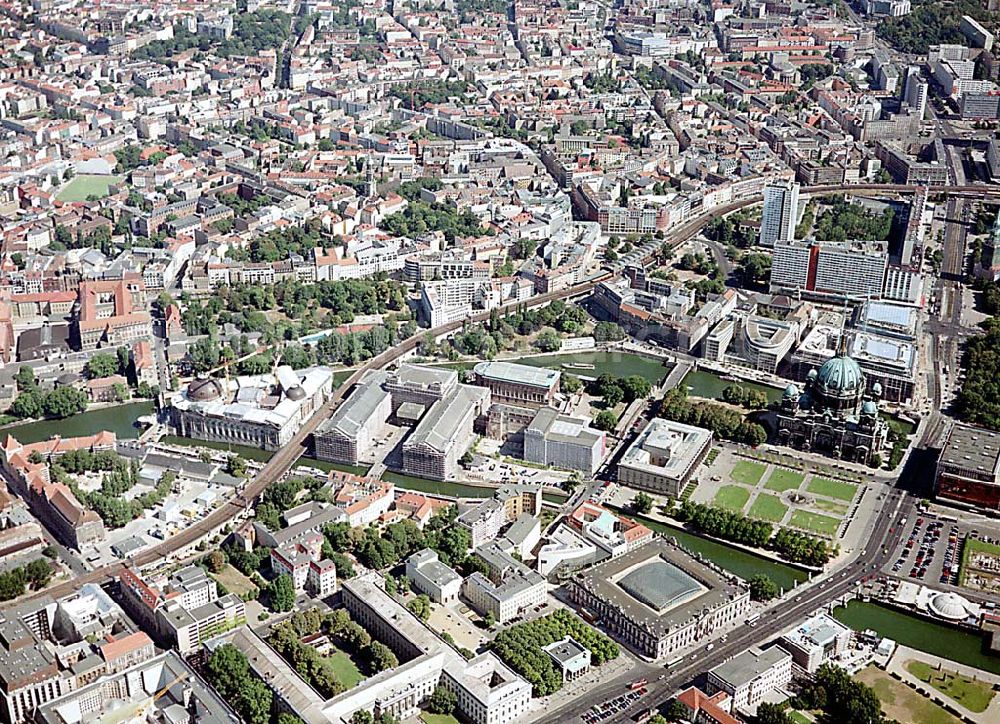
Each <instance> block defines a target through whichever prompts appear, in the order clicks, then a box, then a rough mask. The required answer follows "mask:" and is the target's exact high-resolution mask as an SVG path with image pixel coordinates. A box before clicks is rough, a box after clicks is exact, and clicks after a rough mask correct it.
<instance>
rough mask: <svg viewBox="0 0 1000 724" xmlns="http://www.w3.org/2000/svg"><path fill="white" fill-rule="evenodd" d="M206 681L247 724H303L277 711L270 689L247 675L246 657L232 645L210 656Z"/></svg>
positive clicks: (248, 672)
mask: <svg viewBox="0 0 1000 724" xmlns="http://www.w3.org/2000/svg"><path fill="white" fill-rule="evenodd" d="M205 677H206V678H207V679H208V681H209V682H210V683H211V684H212V686H214V687H215V690H216V691H218V692H219V694H220V695H221V696H222V698H223V699H225V700H226V702H227V703H228V704H229V705H230V706H231V707H233V708H234V709H235V710H236V712H237V713H238V714H239V715H240V716H241V717H242V718H243V721H245V722H248V723H249V724H302V720H301V719H299V718H298V717H297V716H294V715H292V714H289V713H287V712H282V711H279V707H280V705H279V703H278V702H277V701H275V699H274V694H273V692H272V691H271V689H270V687H268V685H267V684H265V683H264V682H263V681H261V680H260V679H258V678H257V677H256V676H255V675H254V674H253V673H252V672H251V671H250V662H248V661H247V657H246V656H245V655H244V654H243V652H242V651H240V650H239V649H238V648H236V647H235V646H234V645H233V644H223V645H222V646H220V647H218V648H217V649H215V651H213V652H212V653H211V655H210V656H209V657H208V661H207V662H206V664H205Z"/></svg>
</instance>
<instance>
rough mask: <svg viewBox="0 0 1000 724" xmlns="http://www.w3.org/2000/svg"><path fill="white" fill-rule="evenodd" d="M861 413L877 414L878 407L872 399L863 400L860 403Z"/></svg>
mask: <svg viewBox="0 0 1000 724" xmlns="http://www.w3.org/2000/svg"><path fill="white" fill-rule="evenodd" d="M861 414H863V415H877V414H878V407H877V406H876V405H875V403H874V402H873V401H872V400H865V401H864V403H862V405H861Z"/></svg>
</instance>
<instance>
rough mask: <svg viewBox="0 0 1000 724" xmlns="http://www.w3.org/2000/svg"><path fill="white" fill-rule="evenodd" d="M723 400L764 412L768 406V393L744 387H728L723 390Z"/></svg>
mask: <svg viewBox="0 0 1000 724" xmlns="http://www.w3.org/2000/svg"><path fill="white" fill-rule="evenodd" d="M722 400H723V401H724V402H728V403H729V404H730V405H739V406H740V407H746V408H748V409H750V410H763V409H764V408H765V407H767V405H768V400H767V393H766V392H764V391H763V390H757V389H754V388H753V387H743V386H742V385H727V386H726V388H725V389H723V390H722Z"/></svg>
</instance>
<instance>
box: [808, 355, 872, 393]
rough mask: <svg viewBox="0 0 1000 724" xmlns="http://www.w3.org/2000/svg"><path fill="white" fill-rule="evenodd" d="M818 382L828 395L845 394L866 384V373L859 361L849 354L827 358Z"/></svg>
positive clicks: (820, 370)
mask: <svg viewBox="0 0 1000 724" xmlns="http://www.w3.org/2000/svg"><path fill="white" fill-rule="evenodd" d="M816 383H817V384H818V385H819V387H820V389H821V390H822V391H823V392H824V393H826V394H828V395H836V396H839V395H845V394H850V393H854V392H857V391H858V390H860V389H861V388H862V386H863V384H864V375H863V374H862V373H861V368H860V367H859V366H858V363H857V362H855V361H854V360H853V359H851V358H850V357H848V356H847V355H842V356H839V357H834V358H833V359H829V360H827V361H826V362H825V363H824V364H823V366H822V367H820V368H819V374H817V375H816Z"/></svg>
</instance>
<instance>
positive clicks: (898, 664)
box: [885, 646, 1000, 724]
mask: <svg viewBox="0 0 1000 724" xmlns="http://www.w3.org/2000/svg"><path fill="white" fill-rule="evenodd" d="M910 660H915V661H922V662H924V663H927V664H930V665H931V666H935V667H936V666H937V665H938V664H941V668H943V669H945V670H948V671H954V672H956V673H958V674H962V675H963V676H968V677H974V678H975V679H976V680H977V681H982V682H985V683H988V684H992V685H993V686H994V687H996V686H997V685H998V684H1000V676H997V675H996V674H991V673H989V672H987V671H983V670H981V669H974V668H972V667H971V666H966V665H965V664H959V663H957V662H955V661H950V660H948V659H943V658H941V657H940V656H935V655H933V654H928V653H924V652H923V651H917V650H916V649H911V648H909V647H908V646H897V647H896V651H895V653H894V654H893V655H892V658H891V659H889V663H888V665H887V666H886V669H885V670H886V671H888V672H889V673H890V674H895V675H896V676H898V677H899V678H900V679H902V680H903V681H905V682H907V683H908V684H911V685H913V686H914V687H915V688H916V689H917V691H919V692H921V693H922V694H923V695H924V696H927V697H928V698H930V699H931V700H933V701H935V702H937V703H938V704H941V705H943V706H945V707H946V708H949V709H952V710H954V711H957V712H958V713H959V714H960V715H961V716H962V717H963V718H964V719H967V720H968V721H973V722H977V724H992V723H993V722H998V721H1000V694H994V696H993V700H992V701H991V702H990V705H989V706H988V707H986V711H983V712H980V713H978V714H977V713H975V712H972V711H969V710H968V709H966V708H965V707H964V706H962V705H961V704H959V703H958V702H957V701H955V700H954V699H951V698H950V697H948V696H945V695H944V694H943V693H941V692H940V691H938V690H937V689H935V688H934V687H933V686H931V685H930V684H925V683H924V682H923V681H921V680H920V679H918V678H917V677H916V676H914V675H913V674H911V673H910V672H909V671H907V670H906V662H907V661H910Z"/></svg>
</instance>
